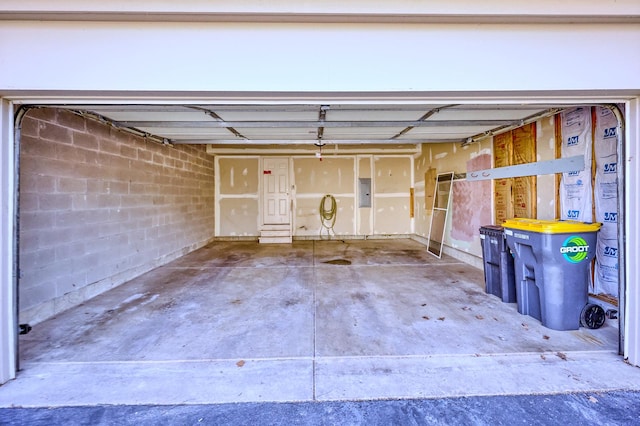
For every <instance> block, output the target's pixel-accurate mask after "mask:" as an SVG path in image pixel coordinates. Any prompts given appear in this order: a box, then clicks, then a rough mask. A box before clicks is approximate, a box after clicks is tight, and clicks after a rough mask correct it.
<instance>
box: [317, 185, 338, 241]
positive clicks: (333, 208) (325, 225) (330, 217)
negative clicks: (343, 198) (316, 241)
mask: <svg viewBox="0 0 640 426" xmlns="http://www.w3.org/2000/svg"><path fill="white" fill-rule="evenodd" d="M327 201H328V202H329V207H328V208H327ZM318 210H319V211H320V223H321V224H322V227H321V228H320V237H322V231H323V230H324V229H326V230H327V236H328V237H331V233H333V235H334V236H335V235H336V231H334V230H333V226H334V225H335V224H336V213H337V211H338V207H337V205H336V199H335V197H334V196H333V195H329V194H327V195H325V196H324V197H322V200H320V208H319V209H318Z"/></svg>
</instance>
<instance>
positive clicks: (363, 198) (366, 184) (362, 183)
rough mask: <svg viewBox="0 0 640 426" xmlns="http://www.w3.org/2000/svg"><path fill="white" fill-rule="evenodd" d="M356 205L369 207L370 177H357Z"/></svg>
mask: <svg viewBox="0 0 640 426" xmlns="http://www.w3.org/2000/svg"><path fill="white" fill-rule="evenodd" d="M358 194H359V202H358V207H371V178H358Z"/></svg>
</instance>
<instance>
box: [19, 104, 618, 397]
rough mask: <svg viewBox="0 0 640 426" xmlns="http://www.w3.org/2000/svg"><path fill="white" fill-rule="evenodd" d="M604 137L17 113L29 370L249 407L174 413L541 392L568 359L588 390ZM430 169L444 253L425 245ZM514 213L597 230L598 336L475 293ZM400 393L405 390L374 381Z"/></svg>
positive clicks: (494, 122)
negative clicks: (509, 370) (488, 249)
mask: <svg viewBox="0 0 640 426" xmlns="http://www.w3.org/2000/svg"><path fill="white" fill-rule="evenodd" d="M617 129H619V124H618V122H617V120H616V116H615V115H614V112H612V109H611V108H609V107H599V106H593V107H592V106H575V105H568V106H567V105H535V106H534V105H424V104H420V105H386V104H368V105H349V104H322V105H299V104H295V105H75V106H73V107H69V106H63V105H50V106H46V107H45V106H43V107H38V108H31V109H29V110H27V111H26V113H25V116H24V117H23V119H22V121H21V127H20V134H19V143H20V189H19V194H20V282H19V292H20V293H19V294H20V323H21V324H25V331H26V329H27V327H26V324H29V327H32V328H33V329H32V330H31V332H30V333H28V334H25V335H23V336H21V339H20V345H21V349H20V356H21V367H22V369H23V372H22V375H23V377H29V374H30V373H29V371H31V372H32V373H31V374H33V375H34V376H36V375H38V374H41V373H42V371H45V370H46V369H51V368H53V369H54V370H55V369H57V368H59V370H58V371H59V373H60V374H67V373H68V374H71V375H73V374H75V373H77V375H76V376H75V377H76V378H77V379H78V380H81V379H80V378H81V377H86V376H83V375H85V374H98V375H101V374H104V375H105V376H104V377H103V378H104V380H107V376H109V375H110V373H109V371H108V370H107V369H104V368H103V367H104V366H105V365H107V364H108V365H110V366H111V367H110V368H113V370H111V373H113V372H115V371H118V373H117V374H118V375H123V376H126V375H127V374H133V372H132V368H133V367H134V366H135V367H136V368H140V367H141V366H144V368H141V369H140V370H139V371H142V374H143V375H145V374H146V375H153V373H152V372H150V371H151V370H150V369H149V368H148V367H149V365H153V366H158V365H161V367H160V369H159V370H160V373H158V375H159V376H162V377H164V378H163V379H160V380H159V381H155V382H154V383H155V385H154V386H163V385H162V383H166V382H163V380H176V379H177V378H176V376H175V375H172V374H184V375H185V376H184V377H191V378H193V379H194V380H197V378H198V377H201V376H203V375H202V374H198V372H197V369H202V368H204V369H205V370H200V373H202V372H203V371H206V374H204V376H206V377H207V378H208V379H209V380H214V379H212V378H215V380H216V382H215V383H216V384H217V385H219V386H221V387H220V389H227V390H228V388H224V386H223V385H222V383H225V382H226V381H229V380H230V381H231V382H232V383H234V380H237V382H235V385H231V387H232V388H233V389H237V388H243V389H246V390H247V392H248V393H247V394H246V395H245V396H236V399H233V398H231V397H228V394H226V396H225V392H223V391H222V390H221V391H220V392H218V393H215V394H211V393H209V394H206V395H204V396H202V394H198V393H197V392H195V391H194V394H193V395H191V396H190V397H191V398H192V399H191V400H190V401H203V400H204V399H207V398H212V399H213V400H219V401H231V400H252V398H253V400H266V399H269V400H296V399H343V398H369V397H394V396H395V397H410V396H418V394H420V392H423V393H422V394H420V395H422V396H425V392H426V394H430V393H429V392H434V389H435V388H430V389H431V390H429V389H426V388H425V382H426V381H428V380H427V379H428V378H431V379H433V380H436V381H437V382H438V383H439V386H440V389H442V383H443V380H444V379H443V378H442V377H443V376H437V377H438V378H435V377H436V376H430V375H431V374H435V372H440V373H442V372H443V369H444V370H447V371H451V370H459V371H460V380H462V382H465V379H464V377H469V376H468V374H469V371H470V369H471V370H473V371H476V373H477V374H480V373H478V370H483V369H484V370H486V374H490V372H492V373H495V372H496V371H498V370H499V367H500V365H501V364H503V363H505V362H506V363H509V362H510V363H512V364H510V365H511V366H512V367H513V366H515V365H517V366H518V367H519V368H522V369H523V371H530V372H531V375H532V377H536V375H538V379H540V374H539V371H540V370H536V368H539V367H540V366H542V367H543V368H548V369H550V370H547V371H546V373H548V372H549V371H556V370H553V369H555V368H557V369H561V368H564V366H563V364H562V363H561V362H567V357H568V358H570V359H572V360H575V363H574V365H576V368H583V369H584V370H582V371H583V372H584V374H587V371H588V372H589V373H588V374H591V376H590V378H589V379H588V380H592V381H594V380H598V379H599V376H598V374H600V373H597V372H594V371H593V370H594V364H593V362H597V361H598V360H599V359H604V358H608V357H609V356H611V355H612V354H616V353H618V351H619V345H620V337H619V330H620V329H621V327H619V323H618V321H619V320H618V319H617V318H621V317H622V312H621V311H619V310H620V309H621V307H620V303H619V302H620V300H619V295H620V294H621V293H619V290H618V289H619V285H620V283H619V280H618V271H619V269H618V265H619V260H618V259H619V258H621V256H622V255H623V253H620V252H619V250H618V249H619V247H618V240H619V234H620V231H619V225H618V222H619V221H620V220H619V219H620V210H619V208H618V203H619V202H618V200H619V196H620V194H621V186H620V182H622V180H621V179H618V176H620V170H619V168H617V156H618V155H619V150H620V146H621V144H620V141H619V140H618V135H619V130H617ZM577 145H581V149H583V150H582V151H581V152H580V153H577V152H576V149H578V148H576V146H577ZM576 156H582V158H583V167H582V169H578V170H575V169H573V168H572V167H574V163H571V162H569V160H567V159H569V158H574V157H576ZM523 170H524V171H523ZM443 172H450V173H451V174H452V175H451V176H452V180H451V182H450V184H451V185H450V188H451V196H450V200H449V199H448V200H447V203H446V204H445V206H444V209H445V210H446V211H447V215H446V216H444V219H445V220H444V221H443V222H442V224H441V227H442V231H444V234H443V235H444V238H441V246H442V247H441V252H442V256H441V258H440V259H438V258H436V257H435V256H433V255H432V254H431V253H429V251H428V250H427V247H429V242H430V240H431V239H432V238H433V237H434V236H433V234H432V232H431V230H432V226H431V225H432V218H434V217H435V216H436V214H439V213H438V209H439V208H441V206H439V204H438V199H439V197H440V194H439V192H438V174H439V173H443ZM496 172H498V173H502V174H499V175H494V176H483V175H485V174H491V173H496ZM478 176H479V177H478ZM495 176H498V177H495ZM483 177H484V178H483ZM326 196H329V197H330V199H331V203H329V204H327V203H325V202H324V197H326ZM327 206H328V207H327ZM323 210H326V211H325V212H323ZM325 214H327V215H328V219H329V223H330V225H326V222H325V221H324V220H323V217H324V216H325ZM523 217H526V218H536V219H541V220H553V219H557V218H559V219H577V220H580V221H583V222H602V223H603V224H604V225H606V224H607V223H608V224H609V226H608V227H606V231H604V229H605V228H604V227H603V231H601V232H600V234H599V235H604V236H603V238H602V240H599V241H598V254H597V257H596V259H597V260H596V262H594V264H593V271H592V273H591V276H592V280H591V282H590V283H589V291H590V293H591V295H592V301H593V302H595V303H598V304H600V305H602V306H603V307H604V308H605V310H606V311H607V312H608V316H609V318H608V319H607V320H606V321H605V323H604V325H603V326H602V327H601V328H599V329H593V330H592V329H588V328H585V327H583V328H580V329H579V330H572V331H557V330H551V329H548V328H545V327H543V326H542V325H541V324H540V322H539V321H538V320H536V319H534V318H532V317H530V316H526V315H521V314H519V313H518V312H517V309H516V306H515V304H513V303H503V302H502V301H501V300H500V299H499V298H497V297H495V296H493V295H490V294H487V293H486V292H485V288H484V285H485V284H484V274H483V261H482V244H481V239H480V233H479V228H480V227H481V226H483V225H488V224H501V223H502V222H504V220H506V219H510V218H523ZM615 311H619V313H618V314H617V315H616V313H615ZM567 354H568V355H567ZM452 359H453V360H455V361H452ZM506 360H509V361H506ZM207 362H209V363H207ZM156 363H158V364H156ZM163 363H165V364H163ZM72 365H73V366H74V367H71V366H72ZM481 365H482V367H479V366H481ZM465 366H466V367H468V368H466V367H465ZM43 369H44V370H43ZM74 369H75V373H73V370H74ZM496 369H498V370H496ZM63 370H64V371H66V373H62V371H63ZM596 370H597V368H596ZM49 371H53V370H49ZM176 371H179V372H180V373H175V372H176ZM257 372H260V374H258V373H257ZM283 372H286V374H283ZM256 374H257V375H256ZM502 374H503V373H502ZM411 376H415V377H419V378H420V379H419V380H416V382H415V383H413V382H411V380H409V379H408V378H409V377H411ZM138 377H139V376H138ZM256 377H260V380H258V379H256ZM359 377H360V378H361V377H367V378H369V379H371V378H372V377H375V380H373V382H375V383H377V385H376V386H375V387H374V388H368V389H367V388H366V387H365V389H364V390H363V387H362V383H361V382H362V380H360V381H359V379H358V378H359ZM393 377H395V378H396V379H397V378H398V377H403V378H405V379H407V380H409V382H407V381H404V382H402V383H401V384H402V385H403V386H405V387H404V388H402V386H400V385H398V387H391V388H389V387H388V386H387V385H385V384H388V381H389V380H390V378H393ZM265 378H268V379H265ZM292 378H293V379H292ZM485 379H486V380H483V381H482V383H484V385H483V386H486V382H487V381H490V380H489V379H488V378H485ZM602 379H603V380H604V379H605V378H602ZM144 380H147V382H145V383H149V382H148V380H151V379H150V378H149V377H148V376H147V377H145V378H144ZM245 380H246V381H245ZM256 380H257V381H256ZM291 380H293V382H291ZM287 381H289V382H288V383H296V384H297V385H296V386H289V387H288V388H289V390H290V392H289V393H287V392H281V393H280V394H277V395H276V394H274V393H273V392H274V389H275V388H277V389H285V388H287V384H286V383H287ZM444 381H446V380H444ZM18 382H20V379H19V380H18ZM27 382H28V381H27V380H22V383H23V385H20V386H23V388H22V389H24V392H25V393H26V394H28V393H29V392H28V389H29V384H28V383H27ZM365 382H367V381H366V380H365ZM73 383H74V380H69V381H67V385H65V386H68V388H69V389H72V388H73V387H74V385H73ZM209 383H210V382H209ZM265 383H267V384H265ZM308 383H311V385H310V386H308ZM358 383H360V384H358ZM407 383H409V385H407ZM298 384H299V387H298ZM521 384H522V383H520V385H521ZM539 384H540V383H539V382H534V381H532V382H531V383H530V386H532V387H535V386H538V385H539ZM14 386H15V385H14ZM56 386H59V385H56ZM56 386H54V385H52V387H51V389H57V390H56V391H52V394H56V393H57V394H61V395H62V394H64V395H67V396H65V398H67V403H69V399H68V395H73V394H74V393H73V392H71V391H70V393H65V392H62V393H60V392H59V391H60V388H59V387H56ZM234 386H235V387H234ZM548 386H549V387H548V388H547V390H559V388H562V387H565V388H566V386H567V383H565V382H563V381H559V382H553V381H551V382H550V383H548ZM385 388H386V390H385ZM471 388H472V390H471V391H470V392H471V393H475V394H478V393H482V391H481V389H480V388H473V387H471ZM251 389H253V391H250V390H251ZM407 389H408V390H407ZM527 389H529V390H530V389H531V388H526V387H525V388H520V389H519V390H518V392H522V391H525V392H526V390H527ZM254 391H255V393H251V392H254ZM448 391H449V392H450V393H451V394H461V393H463V390H461V389H460V388H459V386H458V387H456V386H451V387H450V388H448ZM385 392H386V393H385ZM438 392H439V391H438ZM139 395H140V398H141V399H140V401H145V399H144V398H145V397H144V391H141V393H140V394H139ZM197 395H200V396H197ZM75 397H77V398H80V399H82V397H81V396H78V395H77V394H76V396H75ZM201 397H202V398H204V399H200V398H201ZM172 398H175V395H174V396H173V397H172ZM98 399H99V398H98ZM210 400H211V399H209V401H210Z"/></svg>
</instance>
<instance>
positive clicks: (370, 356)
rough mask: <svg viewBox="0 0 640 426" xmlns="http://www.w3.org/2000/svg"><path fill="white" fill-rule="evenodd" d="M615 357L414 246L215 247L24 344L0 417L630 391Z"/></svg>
mask: <svg viewBox="0 0 640 426" xmlns="http://www.w3.org/2000/svg"><path fill="white" fill-rule="evenodd" d="M345 260H346V261H349V262H350V265H346V264H344V263H347V262H344V261H345ZM616 353H617V327H616V324H615V323H614V322H613V321H607V322H606V323H605V325H604V326H603V327H602V328H600V329H598V330H589V329H584V328H581V329H580V330H577V331H554V330H550V329H547V328H545V327H543V326H542V325H541V324H540V323H539V322H538V321H537V320H535V319H533V318H531V317H528V316H523V315H520V314H518V312H517V310H516V305H515V304H505V303H502V302H501V301H500V300H499V299H498V298H497V297H495V296H491V295H487V294H486V293H485V292H484V282H483V273H482V271H481V270H478V269H476V268H474V267H471V266H469V265H467V264H464V263H462V262H459V261H457V260H455V259H453V258H450V257H446V256H444V257H443V258H442V259H436V258H435V257H433V256H432V255H430V254H429V253H427V251H426V249H425V247H424V246H422V245H421V244H419V243H416V242H414V241H411V240H367V241H363V240H348V241H345V242H341V241H315V242H314V241H296V242H294V243H293V244H284V245H259V244H257V243H253V242H216V243H213V244H211V245H209V246H207V247H204V248H202V249H200V250H197V251H195V252H193V253H191V254H189V255H186V256H184V257H182V258H180V259H178V260H176V261H174V262H171V263H170V264H167V265H165V266H163V267H160V268H157V269H155V270H153V271H151V272H149V273H147V274H144V275H142V276H141V277H139V278H137V279H134V280H132V281H130V282H128V283H126V284H124V285H122V286H119V287H117V288H115V289H113V290H111V291H109V292H107V293H104V294H103V295H100V296H98V297H96V298H94V299H92V300H90V301H88V302H86V303H83V304H82V305H80V306H78V307H76V308H73V309H71V310H68V311H66V312H64V313H62V314H60V315H58V316H56V317H54V318H51V319H49V320H47V321H45V322H42V323H40V324H38V325H36V326H35V327H34V329H33V330H32V331H31V333H30V334H28V335H26V336H21V338H20V358H21V371H20V372H19V374H18V379H17V380H14V381H12V382H10V383H8V384H5V385H4V386H1V387H0V407H9V406H24V407H37V406H49V407H52V406H75V405H98V404H210V403H226V402H260V401H275V402H282V401H331V400H360V399H388V398H391V399H393V398H436V397H449V396H471V395H520V394H543V393H558V392H574V391H605V390H616V389H626V390H633V389H640V369H638V368H635V367H631V366H629V365H627V364H625V363H624V361H623V360H622V358H621V357H620V356H618V355H617V354H616Z"/></svg>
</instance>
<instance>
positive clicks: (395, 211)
mask: <svg viewBox="0 0 640 426" xmlns="http://www.w3.org/2000/svg"><path fill="white" fill-rule="evenodd" d="M409 214H410V208H409V193H408V192H407V195H406V196H401V197H376V199H375V213H374V223H375V229H374V234H375V235H389V234H410V233H411V220H410V219H411V218H410V215H409Z"/></svg>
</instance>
